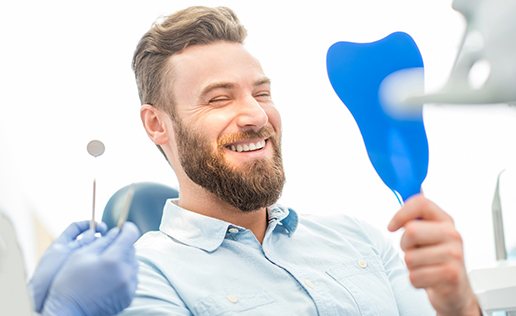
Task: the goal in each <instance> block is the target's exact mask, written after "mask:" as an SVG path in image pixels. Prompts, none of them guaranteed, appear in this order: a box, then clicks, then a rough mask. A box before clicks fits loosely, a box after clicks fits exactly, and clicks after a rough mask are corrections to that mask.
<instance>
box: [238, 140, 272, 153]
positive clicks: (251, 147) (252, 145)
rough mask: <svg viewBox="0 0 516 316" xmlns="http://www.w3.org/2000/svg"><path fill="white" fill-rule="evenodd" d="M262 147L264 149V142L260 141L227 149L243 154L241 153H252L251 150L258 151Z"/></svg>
mask: <svg viewBox="0 0 516 316" xmlns="http://www.w3.org/2000/svg"><path fill="white" fill-rule="evenodd" d="M263 147H265V140H261V141H259V142H256V143H249V144H239V145H236V146H235V145H231V146H230V147H229V149H231V150H232V151H237V152H239V153H240V152H243V151H253V150H258V149H262V148H263Z"/></svg>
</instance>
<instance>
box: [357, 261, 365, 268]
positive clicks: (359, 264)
mask: <svg viewBox="0 0 516 316" xmlns="http://www.w3.org/2000/svg"><path fill="white" fill-rule="evenodd" d="M358 266H359V267H361V268H362V269H365V268H367V261H365V260H364V259H360V260H358Z"/></svg>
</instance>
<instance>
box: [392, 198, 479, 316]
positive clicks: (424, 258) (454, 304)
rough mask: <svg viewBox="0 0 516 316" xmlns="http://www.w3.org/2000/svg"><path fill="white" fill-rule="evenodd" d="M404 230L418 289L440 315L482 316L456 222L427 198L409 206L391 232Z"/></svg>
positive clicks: (409, 202) (403, 242) (407, 257)
mask: <svg viewBox="0 0 516 316" xmlns="http://www.w3.org/2000/svg"><path fill="white" fill-rule="evenodd" d="M400 228H404V229H405V232H404V233H403V235H402V237H401V249H402V250H403V251H404V252H405V262H406V264H407V268H408V270H409V273H410V281H411V282H412V285H414V287H416V288H424V289H425V290H426V292H427V293H428V297H429V299H430V302H431V303H432V305H433V306H434V308H435V309H436V311H437V313H438V315H454V316H456V315H480V307H479V304H478V302H477V299H476V297H475V294H474V293H473V289H472V288H471V286H470V284H469V280H468V275H467V272H466V267H465V264H464V251H463V247H462V238H461V236H460V234H459V232H458V231H457V230H456V228H455V226H454V223H453V219H452V218H451V217H450V216H449V215H448V214H446V213H445V212H444V211H443V210H442V209H441V208H439V207H438V206H437V205H436V204H434V203H433V202H432V201H430V200H428V199H427V198H425V197H424V196H423V195H417V196H414V197H412V198H410V199H409V200H407V202H406V203H405V205H404V206H403V207H402V208H401V209H400V210H399V211H398V213H396V215H394V217H393V218H392V220H391V222H390V223H389V226H388V229H389V230H390V231H392V232H394V231H397V230H398V229H400Z"/></svg>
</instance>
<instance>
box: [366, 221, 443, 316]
mask: <svg viewBox="0 0 516 316" xmlns="http://www.w3.org/2000/svg"><path fill="white" fill-rule="evenodd" d="M359 225H360V226H361V227H362V229H363V231H364V233H365V234H366V236H367V237H368V238H369V240H370V241H371V243H372V244H373V246H374V247H375V249H376V250H377V251H378V255H379V256H380V258H381V260H382V262H383V265H384V268H385V271H386V273H387V276H388V278H389V281H390V284H391V288H392V290H393V293H394V296H395V298H396V303H397V305H398V310H399V312H400V315H436V312H435V310H434V308H433V307H432V305H431V304H430V301H429V299H428V295H427V294H426V291H425V290H423V289H416V288H414V287H413V286H412V284H411V283H410V279H409V276H408V270H407V267H406V266H405V262H404V261H403V259H402V258H401V257H400V253H399V251H398V250H396V249H395V248H394V247H393V246H392V244H391V243H390V242H389V240H388V239H387V238H385V236H384V235H383V234H382V233H381V232H380V231H379V230H377V229H376V228H374V227H372V226H371V225H369V224H367V223H364V222H359Z"/></svg>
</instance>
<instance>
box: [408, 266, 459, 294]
mask: <svg viewBox="0 0 516 316" xmlns="http://www.w3.org/2000/svg"><path fill="white" fill-rule="evenodd" d="M463 273H464V268H463V267H461V266H460V264H459V263H458V262H449V263H446V264H441V265H433V266H425V267H422V268H418V269H412V270H410V272H409V277H410V282H411V283H412V285H413V286H414V287H415V288H425V289H428V288H432V287H439V286H448V287H450V288H454V287H456V286H458V285H459V284H460V283H461V282H463Z"/></svg>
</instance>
